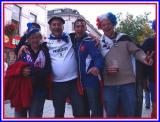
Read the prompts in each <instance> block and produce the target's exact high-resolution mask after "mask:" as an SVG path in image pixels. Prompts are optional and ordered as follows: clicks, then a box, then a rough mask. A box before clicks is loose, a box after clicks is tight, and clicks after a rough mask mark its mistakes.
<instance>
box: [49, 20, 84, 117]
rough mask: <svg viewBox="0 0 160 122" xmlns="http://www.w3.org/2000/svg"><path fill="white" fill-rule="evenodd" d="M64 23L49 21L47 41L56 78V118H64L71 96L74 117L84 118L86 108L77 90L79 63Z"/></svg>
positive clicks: (54, 83) (54, 101) (54, 93)
mask: <svg viewBox="0 0 160 122" xmlns="http://www.w3.org/2000/svg"><path fill="white" fill-rule="evenodd" d="M64 23H65V21H64V20H63V19H62V18H61V17H52V18H51V19H50V20H49V21H48V24H49V28H50V31H51V35H50V37H49V38H48V39H47V47H48V49H49V54H50V58H51V65H52V70H53V76H54V81H53V105H54V108H55V117H64V112H65V102H66V99H67V97H69V96H71V102H72V108H73V113H74V114H75V115H74V116H76V117H82V116H84V114H83V113H84V110H83V108H84V107H83V106H81V103H80V101H81V98H80V95H79V93H78V91H77V90H75V89H76V82H77V77H78V73H77V71H78V70H77V61H76V58H75V52H74V49H73V46H72V42H71V39H70V37H69V35H67V34H66V33H64V32H63V28H64V26H63V25H64ZM73 92H74V93H73ZM75 92H76V95H75ZM77 95H78V96H77ZM72 96H73V97H74V98H73V97H72ZM72 98H73V99H72Z"/></svg>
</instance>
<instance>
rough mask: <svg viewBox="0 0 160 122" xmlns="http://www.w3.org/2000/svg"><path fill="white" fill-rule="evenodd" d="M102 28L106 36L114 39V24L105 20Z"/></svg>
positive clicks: (102, 22)
mask: <svg viewBox="0 0 160 122" xmlns="http://www.w3.org/2000/svg"><path fill="white" fill-rule="evenodd" d="M101 27H102V30H103V32H104V35H106V36H107V37H109V38H112V37H113V36H114V33H115V32H114V26H113V24H112V22H111V21H110V20H109V19H104V20H102V21H101Z"/></svg>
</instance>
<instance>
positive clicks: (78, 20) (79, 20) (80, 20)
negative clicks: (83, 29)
mask: <svg viewBox="0 0 160 122" xmlns="http://www.w3.org/2000/svg"><path fill="white" fill-rule="evenodd" d="M77 22H84V23H85V25H86V21H85V20H84V19H81V18H80V19H77V20H76V21H75V22H74V28H75V26H76V23H77Z"/></svg>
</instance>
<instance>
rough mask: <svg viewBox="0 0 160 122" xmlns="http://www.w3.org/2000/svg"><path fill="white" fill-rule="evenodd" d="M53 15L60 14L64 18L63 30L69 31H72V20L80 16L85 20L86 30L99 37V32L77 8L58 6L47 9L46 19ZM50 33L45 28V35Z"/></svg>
mask: <svg viewBox="0 0 160 122" xmlns="http://www.w3.org/2000/svg"><path fill="white" fill-rule="evenodd" d="M53 16H60V17H62V18H63V19H64V20H65V24H64V32H67V33H71V32H74V22H75V20H76V19H78V18H82V19H84V20H85V21H86V22H87V31H89V32H90V33H92V34H94V35H95V36H96V37H98V38H100V36H101V34H100V32H99V31H98V30H97V29H96V28H95V27H94V26H93V25H92V24H91V23H90V22H89V21H88V20H86V19H85V18H84V17H83V16H82V15H80V13H79V12H78V11H77V10H74V9H70V8H60V9H54V10H50V11H48V20H49V19H50V18H51V17H53ZM49 34H50V31H49V29H48V30H47V35H49Z"/></svg>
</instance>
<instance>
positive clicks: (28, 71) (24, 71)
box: [22, 66, 31, 76]
mask: <svg viewBox="0 0 160 122" xmlns="http://www.w3.org/2000/svg"><path fill="white" fill-rule="evenodd" d="M30 74H31V68H30V67H29V66H27V67H24V68H23V69H22V75H23V76H29V75H30Z"/></svg>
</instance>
